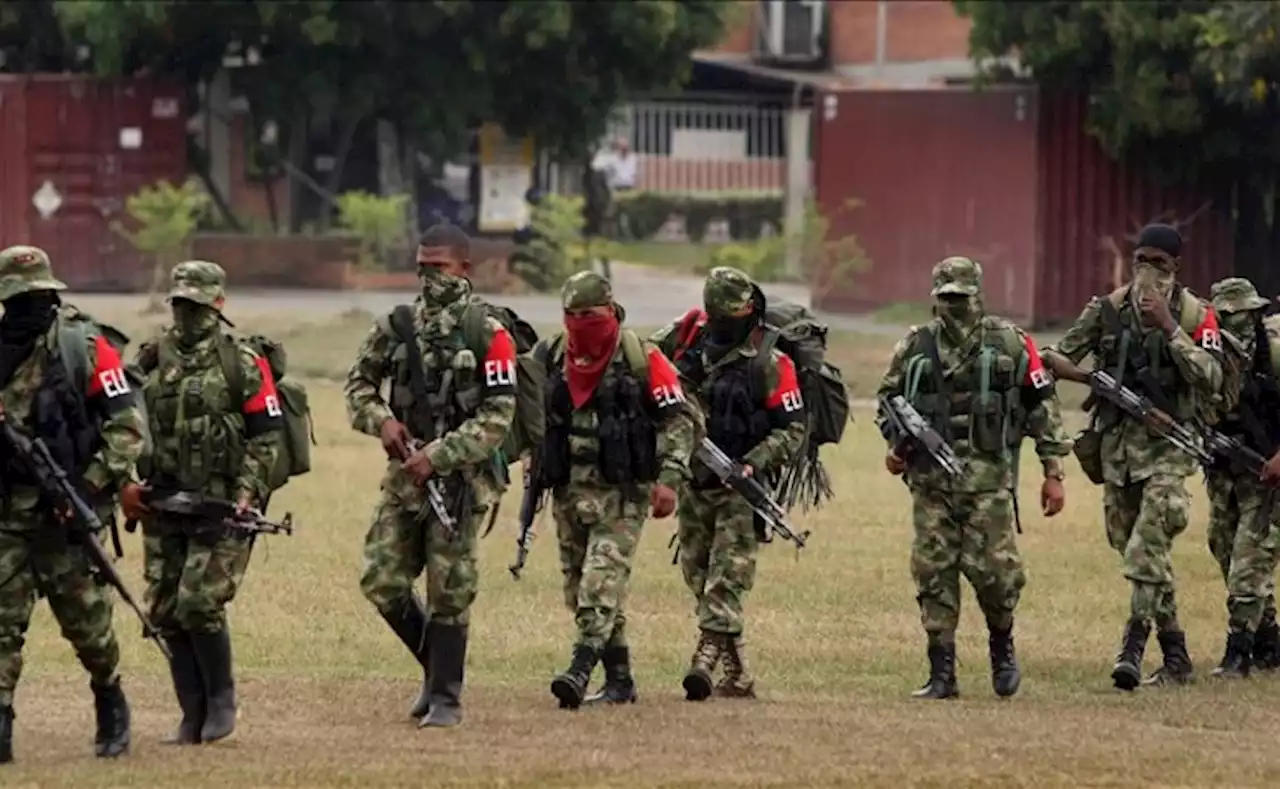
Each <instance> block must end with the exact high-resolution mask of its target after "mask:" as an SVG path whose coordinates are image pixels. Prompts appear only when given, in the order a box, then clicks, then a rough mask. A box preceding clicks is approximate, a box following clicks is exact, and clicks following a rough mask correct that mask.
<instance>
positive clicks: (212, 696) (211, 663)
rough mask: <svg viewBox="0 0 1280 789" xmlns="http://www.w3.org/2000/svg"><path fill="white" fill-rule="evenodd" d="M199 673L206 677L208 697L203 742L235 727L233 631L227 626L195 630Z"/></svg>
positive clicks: (220, 735) (202, 732) (201, 737)
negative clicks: (214, 630)
mask: <svg viewBox="0 0 1280 789" xmlns="http://www.w3.org/2000/svg"><path fill="white" fill-rule="evenodd" d="M191 645H192V646H193V647H195V651H196V661H197V662H198V663H199V664H200V676H201V677H202V678H203V679H204V690H205V699H206V702H205V704H206V708H205V717H204V725H203V726H201V727H200V739H201V741H202V742H217V741H218V740H221V739H224V738H226V737H229V736H231V733H232V732H234V731H235V730H236V681H235V676H234V674H233V664H232V662H231V633H230V631H228V630H227V629H226V628H223V629H222V630H219V631H218V632H216V633H192V634H191Z"/></svg>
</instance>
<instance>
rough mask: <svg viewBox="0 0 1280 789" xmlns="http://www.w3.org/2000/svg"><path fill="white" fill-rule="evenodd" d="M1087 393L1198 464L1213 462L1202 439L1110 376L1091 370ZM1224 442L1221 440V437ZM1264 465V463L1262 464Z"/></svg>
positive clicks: (1147, 399)
mask: <svg viewBox="0 0 1280 789" xmlns="http://www.w3.org/2000/svg"><path fill="white" fill-rule="evenodd" d="M1089 389H1090V390H1091V391H1092V392H1093V393H1094V394H1096V395H1097V396H1098V397H1101V398H1102V399H1104V400H1108V401H1110V402H1111V403H1113V404H1115V405H1116V406H1117V407H1119V408H1120V410H1122V411H1124V412H1125V413H1127V414H1128V415H1129V416H1131V417H1133V418H1134V419H1137V420H1138V421H1139V422H1143V423H1145V424H1147V425H1150V426H1151V427H1152V428H1153V429H1154V430H1156V432H1158V433H1160V435H1161V436H1162V437H1164V439H1165V440H1166V441H1168V442H1169V443H1170V444H1173V445H1174V446H1175V447H1177V448H1178V449H1180V450H1182V451H1183V452H1185V453H1187V454H1188V455H1190V456H1191V457H1193V458H1195V459H1196V460H1198V461H1200V462H1201V463H1205V464H1208V463H1211V462H1213V455H1211V454H1210V453H1209V452H1208V450H1206V449H1205V447H1204V443H1203V438H1202V436H1201V435H1199V434H1198V433H1197V431H1195V430H1193V429H1191V428H1189V427H1187V426H1186V425H1184V424H1182V423H1181V422H1179V421H1178V420H1176V419H1174V418H1173V417H1172V416H1170V415H1169V414H1167V413H1165V412H1164V411H1161V410H1160V409H1159V408H1156V406H1155V404H1154V403H1152V402H1151V398H1149V397H1143V396H1142V395H1140V394H1138V393H1137V392H1135V391H1133V390H1132V389H1130V388H1129V387H1127V386H1125V385H1124V384H1122V383H1120V382H1119V381H1117V380H1116V379H1115V377H1114V376H1112V375H1111V374H1110V373H1107V372H1104V371H1102V370H1094V371H1093V372H1091V373H1089ZM1224 438H1225V436H1224ZM1264 462H1265V461H1264Z"/></svg>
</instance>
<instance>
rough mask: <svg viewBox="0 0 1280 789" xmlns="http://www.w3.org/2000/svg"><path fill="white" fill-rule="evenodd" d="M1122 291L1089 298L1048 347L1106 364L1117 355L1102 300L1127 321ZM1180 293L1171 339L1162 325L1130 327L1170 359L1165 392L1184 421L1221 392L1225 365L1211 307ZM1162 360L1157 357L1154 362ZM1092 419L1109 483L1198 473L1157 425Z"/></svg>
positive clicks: (1073, 358) (1121, 418) (1128, 307)
mask: <svg viewBox="0 0 1280 789" xmlns="http://www.w3.org/2000/svg"><path fill="white" fill-rule="evenodd" d="M1124 293H1127V289H1122V290H1121V291H1117V292H1115V293H1112V294H1109V295H1108V296H1103V297H1094V298H1093V299H1091V300H1090V301H1089V303H1088V304H1087V305H1085V308H1084V311H1083V312H1081V313H1080V317H1078V318H1077V319H1076V321H1075V323H1074V324H1072V325H1071V328H1070V329H1068V330H1067V333H1066V334H1065V335H1064V336H1063V337H1062V339H1061V340H1060V341H1058V343H1057V344H1056V345H1054V346H1052V347H1051V348H1049V349H1046V351H1052V352H1054V353H1057V354H1059V355H1061V356H1063V357H1065V358H1066V359H1068V360H1070V361H1071V362H1072V363H1073V364H1076V365H1079V364H1080V363H1081V362H1082V361H1083V360H1084V358H1085V357H1086V356H1093V357H1094V359H1095V364H1098V365H1105V364H1106V362H1105V361H1104V360H1105V359H1107V358H1108V356H1109V355H1110V354H1112V353H1114V348H1115V346H1116V345H1117V344H1118V340H1117V338H1116V337H1115V335H1114V333H1113V332H1112V331H1110V330H1108V329H1107V327H1106V325H1105V321H1104V317H1103V300H1104V299H1110V300H1111V303H1112V304H1113V305H1118V307H1117V308H1118V309H1119V310H1120V311H1121V319H1122V320H1126V321H1128V320H1130V318H1129V316H1130V314H1131V313H1132V308H1131V305H1130V304H1128V303H1127V301H1128V300H1127V299H1123V298H1122V294H1124ZM1180 293H1181V294H1182V296H1183V304H1182V305H1181V308H1180V310H1179V327H1178V328H1177V330H1176V331H1174V333H1173V335H1172V336H1171V337H1168V338H1166V337H1164V334H1163V332H1162V331H1161V330H1160V329H1159V328H1149V327H1145V326H1142V325H1141V324H1139V323H1137V322H1136V321H1133V322H1132V323H1128V324H1127V325H1130V326H1132V327H1134V329H1133V330H1134V332H1135V334H1137V335H1140V337H1141V342H1142V344H1143V345H1144V346H1147V347H1149V348H1150V347H1153V346H1156V345H1159V346H1160V347H1162V348H1163V349H1164V350H1162V351H1161V353H1162V354H1166V355H1167V358H1168V359H1169V360H1170V361H1171V364H1169V365H1165V366H1163V367H1162V368H1161V369H1162V375H1164V376H1166V378H1167V382H1168V383H1169V384H1170V386H1169V390H1168V391H1166V394H1167V395H1168V396H1169V397H1171V398H1173V399H1174V401H1175V403H1176V404H1177V410H1178V411H1180V412H1181V413H1179V414H1175V416H1177V417H1180V418H1184V419H1186V418H1191V417H1192V416H1195V415H1196V414H1197V413H1199V412H1200V411H1201V410H1202V408H1203V407H1205V406H1206V405H1207V404H1209V403H1212V401H1213V399H1214V397H1215V396H1216V395H1217V394H1218V389H1219V387H1220V386H1221V385H1222V364H1221V362H1220V361H1219V358H1218V356H1217V352H1218V349H1219V348H1221V342H1222V339H1221V335H1220V334H1219V330H1218V322H1217V317H1216V316H1215V314H1214V311H1213V308H1212V307H1211V306H1209V305H1207V304H1205V303H1203V302H1201V301H1200V300H1198V299H1196V298H1195V297H1194V296H1192V295H1191V293H1190V292H1189V291H1186V290H1185V289H1184V290H1181V291H1180ZM1158 363H1159V360H1158V359H1157V360H1155V361H1154V362H1153V364H1158ZM1108 372H1110V370H1108ZM1140 394H1142V393H1141V392H1140ZM1094 420H1095V421H1094V423H1095V425H1096V426H1097V427H1098V428H1099V429H1100V430H1101V432H1102V472H1103V478H1104V479H1105V480H1106V481H1107V482H1108V483H1110V484H1112V485H1125V484H1129V483H1131V482H1138V481H1141V480H1144V479H1148V478H1150V477H1151V476H1153V475H1155V474H1158V473H1159V474H1173V475H1176V476H1183V477H1186V476H1190V475H1191V474H1194V473H1195V471H1196V468H1197V465H1196V461H1195V459H1194V458H1192V457H1190V456H1189V455H1187V454H1186V453H1184V452H1182V451H1181V450H1179V449H1178V448H1176V447H1175V446H1173V445H1172V444H1170V443H1169V442H1168V441H1166V440H1164V439H1163V438H1161V437H1160V435H1159V434H1158V433H1157V432H1156V431H1155V430H1154V429H1152V428H1149V427H1147V426H1146V425H1144V424H1142V423H1140V422H1138V421H1136V420H1134V419H1132V418H1130V417H1128V416H1127V415H1123V414H1120V415H1117V416H1116V418H1115V420H1114V421H1113V422H1112V423H1110V424H1108V423H1106V422H1105V421H1102V420H1100V419H1099V414H1097V413H1095V415H1094Z"/></svg>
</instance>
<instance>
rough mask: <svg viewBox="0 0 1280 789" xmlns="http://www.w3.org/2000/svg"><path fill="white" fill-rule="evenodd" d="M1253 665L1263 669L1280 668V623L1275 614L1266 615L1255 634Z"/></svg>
mask: <svg viewBox="0 0 1280 789" xmlns="http://www.w3.org/2000/svg"><path fill="white" fill-rule="evenodd" d="M1253 665H1254V667H1255V668H1258V669H1261V670H1263V671H1267V670H1270V669H1273V668H1280V625H1277V624H1276V616H1275V614H1270V615H1264V616H1263V618H1262V624H1260V625H1258V632H1257V633H1255V634H1254V636H1253Z"/></svg>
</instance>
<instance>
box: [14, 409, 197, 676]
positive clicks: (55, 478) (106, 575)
mask: <svg viewBox="0 0 1280 789" xmlns="http://www.w3.org/2000/svg"><path fill="white" fill-rule="evenodd" d="M0 428H3V431H2V432H3V435H4V441H5V443H6V444H8V445H9V448H10V449H11V450H12V452H13V455H14V456H15V457H16V458H18V460H19V461H21V462H22V464H23V465H25V466H26V467H27V469H28V470H29V471H30V472H31V474H32V476H33V477H35V479H36V482H37V484H39V486H40V487H41V488H43V489H44V492H45V493H46V494H48V496H49V497H50V498H52V499H54V500H55V501H56V502H58V504H60V505H61V506H62V507H65V508H66V510H67V511H69V513H70V516H71V517H70V520H71V522H72V524H78V525H79V528H77V529H76V530H75V532H76V534H75V536H76V538H77V539H79V540H80V541H81V542H82V544H83V545H84V548H85V551H86V552H87V553H88V555H89V560H90V561H91V562H92V563H93V566H94V568H95V569H96V570H97V571H98V574H99V575H100V576H101V577H102V580H104V581H105V582H106V583H108V584H109V585H111V586H112V587H113V588H114V589H115V590H116V593H117V594H119V595H120V599H121V600H123V601H124V602H125V605H127V606H129V607H130V608H132V609H133V613H134V614H136V615H137V617H138V620H139V621H140V622H141V623H142V635H143V637H144V638H146V639H148V640H150V641H152V642H154V643H155V645H156V647H157V648H158V649H159V650H160V652H161V654H163V655H164V656H165V658H167V659H172V658H173V655H172V654H171V653H170V652H169V648H168V647H166V646H165V644H164V641H163V640H161V638H160V634H159V631H157V630H156V627H155V625H153V624H151V620H150V619H148V618H147V615H146V614H145V613H144V612H143V610H142V606H141V605H139V604H138V601H137V599H135V598H134V596H133V594H132V593H131V592H130V591H129V587H127V586H125V583H124V579H123V578H121V577H120V573H119V572H117V571H116V567H115V564H114V563H113V562H112V561H111V557H110V556H108V555H107V551H106V549H105V548H103V547H102V542H101V541H100V540H99V539H98V532H100V531H102V529H103V523H102V520H101V519H100V518H99V517H98V513H96V512H94V511H93V508H92V507H90V506H89V503H88V502H86V501H85V500H84V498H83V497H82V496H81V495H80V493H79V492H78V491H77V490H76V489H75V486H74V485H72V484H71V480H70V479H69V478H68V476H67V472H66V470H65V469H63V468H62V467H61V466H59V465H58V462H57V461H56V460H55V459H54V457H53V453H52V452H50V451H49V447H48V446H46V445H45V443H44V440H43V439H41V438H34V439H32V438H28V437H27V436H25V435H23V434H22V433H21V432H20V431H19V430H17V428H15V427H14V426H13V425H12V424H11V423H10V422H9V421H8V420H7V419H6V418H5V415H4V412H3V411H2V410H0Z"/></svg>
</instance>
